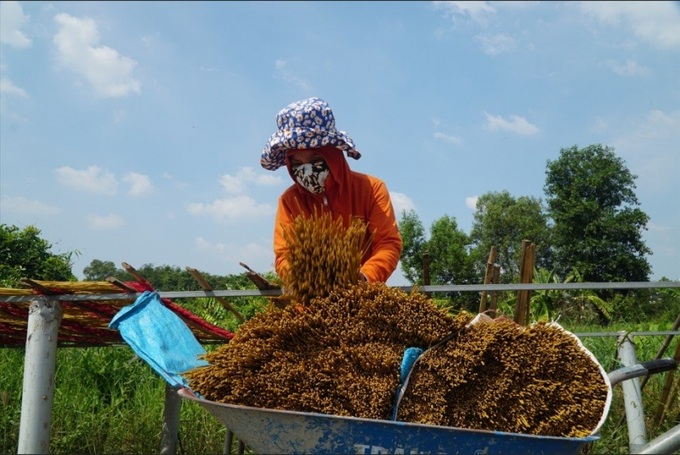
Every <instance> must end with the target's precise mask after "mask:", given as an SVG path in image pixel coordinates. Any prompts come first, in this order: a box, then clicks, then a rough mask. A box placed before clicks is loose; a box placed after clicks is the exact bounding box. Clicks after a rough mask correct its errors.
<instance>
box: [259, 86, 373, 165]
mask: <svg viewBox="0 0 680 455" xmlns="http://www.w3.org/2000/svg"><path fill="white" fill-rule="evenodd" d="M276 125H277V127H278V130H277V131H276V133H274V134H272V136H271V137H270V138H269V141H268V142H267V145H265V147H264V150H263V151H262V157H261V158H260V164H261V165H262V167H263V168H265V169H268V170H270V171H275V170H276V169H278V168H280V167H281V166H283V165H284V164H285V162H286V161H285V160H286V152H287V151H288V150H293V149H309V148H318V147H323V146H326V145H332V146H335V147H336V148H338V149H340V150H343V151H345V152H346V153H347V156H351V157H352V158H354V159H355V160H358V159H359V158H361V153H359V151H358V150H357V149H356V148H355V147H354V141H352V138H350V137H349V136H348V135H347V133H345V132H344V131H340V130H337V129H336V128H335V116H334V115H333V111H332V110H331V108H330V107H329V106H328V103H327V102H325V101H324V100H322V99H320V98H308V99H306V100H302V101H296V102H294V103H291V104H289V105H288V106H286V107H284V108H283V109H281V110H280V111H279V113H278V114H276Z"/></svg>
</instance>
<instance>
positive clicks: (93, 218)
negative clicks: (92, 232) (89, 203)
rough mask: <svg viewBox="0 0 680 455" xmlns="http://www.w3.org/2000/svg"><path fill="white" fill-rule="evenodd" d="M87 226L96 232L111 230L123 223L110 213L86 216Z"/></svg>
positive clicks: (121, 219)
mask: <svg viewBox="0 0 680 455" xmlns="http://www.w3.org/2000/svg"><path fill="white" fill-rule="evenodd" d="M86 221H87V226H88V227H89V228H91V229H97V230H113V229H118V228H119V227H121V226H123V225H125V221H124V220H123V218H121V217H120V216H118V215H114V214H113V213H110V214H108V215H104V216H100V215H88V216H87V219H86Z"/></svg>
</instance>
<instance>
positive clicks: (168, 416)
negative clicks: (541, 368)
mask: <svg viewBox="0 0 680 455" xmlns="http://www.w3.org/2000/svg"><path fill="white" fill-rule="evenodd" d="M181 407H182V399H181V398H180V396H179V395H177V390H175V388H174V387H173V386H171V385H170V384H168V383H167V382H166V383H165V408H164V409H163V431H162V435H161V451H160V453H161V455H174V454H175V453H177V441H178V438H179V424H180V415H179V414H180V409H181Z"/></svg>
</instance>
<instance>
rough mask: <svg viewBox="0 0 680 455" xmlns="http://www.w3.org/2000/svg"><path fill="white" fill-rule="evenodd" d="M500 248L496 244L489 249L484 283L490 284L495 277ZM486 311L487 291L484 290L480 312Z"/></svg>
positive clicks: (480, 302)
mask: <svg viewBox="0 0 680 455" xmlns="http://www.w3.org/2000/svg"><path fill="white" fill-rule="evenodd" d="M497 251H498V249H497V248H496V247H495V246H492V247H491V250H490V251H489V259H487V261H486V271H485V272H484V284H489V283H490V282H491V279H492V277H493V272H494V263H495V262H496V253H497ZM485 311H486V291H482V296H481V299H480V301H479V311H478V313H484V312H485Z"/></svg>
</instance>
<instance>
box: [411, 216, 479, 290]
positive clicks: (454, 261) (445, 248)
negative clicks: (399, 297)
mask: <svg viewBox="0 0 680 455" xmlns="http://www.w3.org/2000/svg"><path fill="white" fill-rule="evenodd" d="M399 231H400V233H401V237H402V241H403V247H402V253H401V270H402V272H403V274H404V277H406V279H407V280H409V281H410V282H411V283H412V284H423V254H424V253H425V252H427V253H428V255H429V260H430V284H469V283H472V282H473V281H474V273H473V271H472V265H471V262H470V257H469V255H468V251H467V248H468V244H469V239H468V236H467V234H465V233H464V232H463V231H461V230H460V229H458V225H457V223H456V219H455V218H453V217H449V216H446V215H445V216H443V217H442V218H440V219H438V220H436V221H435V222H433V223H432V226H431V227H430V238H429V239H426V238H425V229H424V228H423V224H422V222H421V221H420V218H418V215H417V214H416V213H415V211H413V210H410V211H409V212H406V211H404V212H402V218H401V220H400V221H399Z"/></svg>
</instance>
